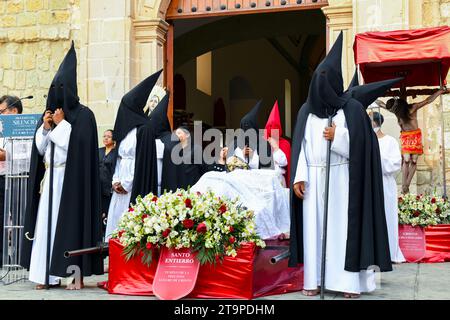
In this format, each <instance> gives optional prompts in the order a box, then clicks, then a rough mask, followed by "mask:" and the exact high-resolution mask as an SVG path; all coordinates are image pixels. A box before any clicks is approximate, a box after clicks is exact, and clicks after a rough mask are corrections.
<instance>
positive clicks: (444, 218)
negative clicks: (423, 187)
mask: <svg viewBox="0 0 450 320" xmlns="http://www.w3.org/2000/svg"><path fill="white" fill-rule="evenodd" d="M449 209H450V204H449V202H448V200H447V199H445V198H443V197H440V196H438V195H436V194H435V193H433V194H427V195H423V194H419V195H416V194H412V193H408V194H406V195H403V196H401V197H399V198H398V214H399V223H400V224H409V225H412V226H413V227H415V226H420V227H427V226H434V225H437V224H444V223H450V215H449Z"/></svg>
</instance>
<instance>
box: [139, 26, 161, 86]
mask: <svg viewBox="0 0 450 320" xmlns="http://www.w3.org/2000/svg"><path fill="white" fill-rule="evenodd" d="M132 25H133V42H132V48H131V83H132V85H135V84H137V83H138V82H139V81H141V80H142V79H144V78H145V77H147V76H149V75H150V74H152V73H154V72H156V71H158V70H160V69H163V68H164V66H165V63H164V57H165V43H166V34H167V30H168V28H169V24H168V23H167V22H166V21H164V20H162V19H160V18H154V19H145V20H140V19H138V20H134V21H133V23H132ZM163 80H164V79H163V77H161V78H160V80H159V81H158V85H160V86H162V87H163V86H164V81H163Z"/></svg>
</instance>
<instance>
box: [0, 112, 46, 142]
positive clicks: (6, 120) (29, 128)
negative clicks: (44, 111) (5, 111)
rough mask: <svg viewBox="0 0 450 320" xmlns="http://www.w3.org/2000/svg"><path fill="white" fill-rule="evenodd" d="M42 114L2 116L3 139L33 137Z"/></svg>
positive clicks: (0, 124) (0, 117)
mask: <svg viewBox="0 0 450 320" xmlns="http://www.w3.org/2000/svg"><path fill="white" fill-rule="evenodd" d="M41 117H42V115H41V114H10V115H1V116H0V137H1V138H26V137H33V136H34V132H35V131H36V126H37V124H38V122H39V119H40V118H41Z"/></svg>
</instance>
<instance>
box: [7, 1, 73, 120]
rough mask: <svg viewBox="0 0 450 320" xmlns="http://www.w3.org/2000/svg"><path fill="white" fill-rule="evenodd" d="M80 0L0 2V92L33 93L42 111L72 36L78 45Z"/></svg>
mask: <svg viewBox="0 0 450 320" xmlns="http://www.w3.org/2000/svg"><path fill="white" fill-rule="evenodd" d="M79 2H80V0H6V1H4V0H3V1H0V94H1V95H3V94H13V95H17V96H21V97H22V96H28V95H33V96H34V97H35V98H34V99H33V100H26V101H24V107H25V112H42V111H43V109H44V106H45V98H44V95H45V94H47V92H48V88H49V85H50V83H51V81H52V78H53V76H54V74H55V72H56V70H57V69H58V66H59V64H60V62H61V60H62V59H63V57H64V55H65V52H66V51H67V50H68V48H69V47H70V43H71V42H70V41H71V40H72V39H73V40H75V42H76V46H77V47H79V46H80V41H79V38H80V30H79V29H80V10H79V8H80V3H79Z"/></svg>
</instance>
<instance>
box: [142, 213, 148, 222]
mask: <svg viewBox="0 0 450 320" xmlns="http://www.w3.org/2000/svg"><path fill="white" fill-rule="evenodd" d="M145 218H148V214H144V215H142V222H144V219H145Z"/></svg>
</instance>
